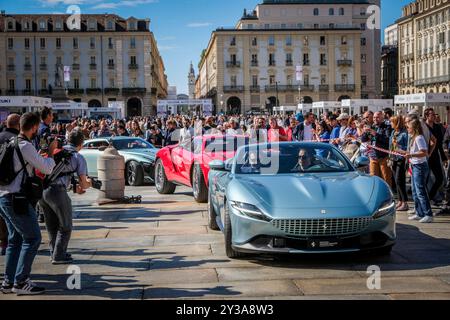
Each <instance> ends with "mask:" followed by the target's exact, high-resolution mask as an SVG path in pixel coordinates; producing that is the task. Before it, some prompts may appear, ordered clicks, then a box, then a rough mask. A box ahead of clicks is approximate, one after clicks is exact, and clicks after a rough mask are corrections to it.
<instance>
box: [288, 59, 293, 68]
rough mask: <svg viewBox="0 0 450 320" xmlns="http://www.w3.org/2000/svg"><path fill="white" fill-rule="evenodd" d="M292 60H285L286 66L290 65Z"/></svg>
mask: <svg viewBox="0 0 450 320" xmlns="http://www.w3.org/2000/svg"><path fill="white" fill-rule="evenodd" d="M293 64H294V62H293V61H292V60H286V67H292V65H293Z"/></svg>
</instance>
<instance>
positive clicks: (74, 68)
mask: <svg viewBox="0 0 450 320" xmlns="http://www.w3.org/2000/svg"><path fill="white" fill-rule="evenodd" d="M72 69H73V70H80V65H79V64H78V63H74V64H72Z"/></svg>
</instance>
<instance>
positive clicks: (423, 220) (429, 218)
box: [419, 216, 434, 223]
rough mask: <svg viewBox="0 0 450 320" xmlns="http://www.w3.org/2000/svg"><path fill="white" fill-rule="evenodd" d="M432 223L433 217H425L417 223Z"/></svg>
mask: <svg viewBox="0 0 450 320" xmlns="http://www.w3.org/2000/svg"><path fill="white" fill-rule="evenodd" d="M433 221H434V219H433V217H429V216H426V217H425V218H423V219H422V220H420V221H419V222H420V223H433Z"/></svg>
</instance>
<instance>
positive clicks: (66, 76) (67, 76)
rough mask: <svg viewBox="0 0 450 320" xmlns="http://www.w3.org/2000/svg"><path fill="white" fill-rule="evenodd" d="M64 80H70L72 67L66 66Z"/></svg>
mask: <svg viewBox="0 0 450 320" xmlns="http://www.w3.org/2000/svg"><path fill="white" fill-rule="evenodd" d="M64 82H70V67H69V66H64Z"/></svg>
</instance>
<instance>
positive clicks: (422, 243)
mask: <svg viewBox="0 0 450 320" xmlns="http://www.w3.org/2000/svg"><path fill="white" fill-rule="evenodd" d="M246 260H248V261H252V262H254V263H256V264H259V265H261V266H267V267H278V268H302V267H305V268H311V267H314V268H317V269H330V268H333V269H337V270H348V269H349V267H352V268H353V270H355V269H356V270H357V271H366V270H367V267H368V266H370V265H378V266H384V267H386V268H387V269H389V270H392V271H395V270H397V271H401V270H405V271H406V270H423V269H433V268H437V267H447V266H450V240H449V239H439V238H434V237H432V236H430V235H428V234H426V233H423V232H421V231H420V230H419V228H417V227H415V226H411V225H404V224H399V225H398V240H397V244H396V246H395V247H394V250H393V251H392V253H391V255H390V256H382V255H377V254H376V252H371V251H368V252H361V253H343V254H320V255H317V254H305V255H264V256H255V255H249V256H248V257H247V259H246Z"/></svg>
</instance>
